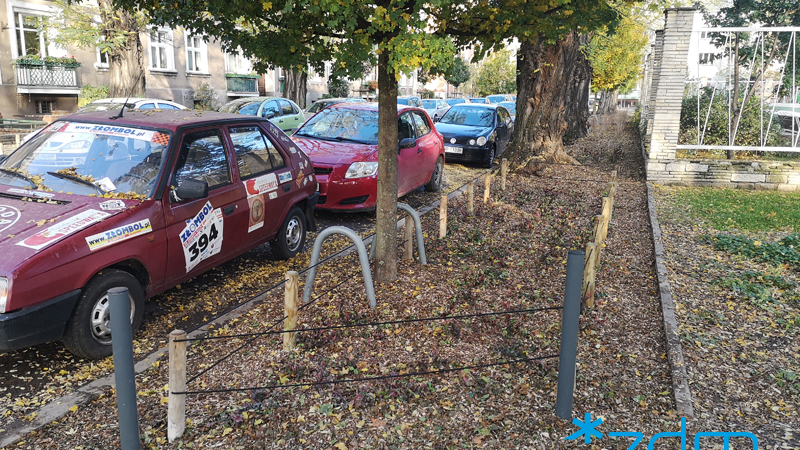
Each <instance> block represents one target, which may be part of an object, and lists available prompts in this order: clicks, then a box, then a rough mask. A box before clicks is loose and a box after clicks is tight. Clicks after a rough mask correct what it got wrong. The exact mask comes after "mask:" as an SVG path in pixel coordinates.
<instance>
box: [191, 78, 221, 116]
mask: <svg viewBox="0 0 800 450" xmlns="http://www.w3.org/2000/svg"><path fill="white" fill-rule="evenodd" d="M218 98H219V94H217V91H215V90H214V88H212V87H211V85H209V84H208V83H207V82H205V81H204V82H202V83H200V86H198V87H197V89H195V90H194V109H196V110H200V111H214V110H216V109H217V106H218V105H217V103H218V102H217V99H218Z"/></svg>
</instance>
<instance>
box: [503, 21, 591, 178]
mask: <svg viewBox="0 0 800 450" xmlns="http://www.w3.org/2000/svg"><path fill="white" fill-rule="evenodd" d="M580 46H581V38H580V37H579V35H578V34H577V33H576V32H574V31H573V32H571V33H569V34H568V35H566V36H565V37H564V38H563V39H561V40H560V41H558V42H557V43H556V44H555V45H547V44H545V43H544V42H542V41H539V42H524V43H523V44H522V45H521V46H520V49H519V52H518V53H517V74H518V75H517V120H516V126H515V131H514V140H513V142H512V143H511V145H510V146H509V151H508V155H509V156H508V157H509V159H511V160H512V161H515V162H518V163H528V162H534V161H538V162H542V161H544V162H566V163H572V164H578V162H577V161H575V159H574V158H572V157H571V156H569V155H567V153H566V152H565V151H564V136H565V135H566V134H567V132H571V133H572V135H573V137H581V136H585V135H586V121H587V119H588V114H589V111H588V108H587V105H588V102H589V92H588V80H587V79H586V77H587V74H588V76H591V71H590V70H589V69H588V68H587V67H585V66H584V64H585V57H584V56H583V53H582V52H581V49H580Z"/></svg>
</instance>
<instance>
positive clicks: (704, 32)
mask: <svg viewBox="0 0 800 450" xmlns="http://www.w3.org/2000/svg"><path fill="white" fill-rule="evenodd" d="M707 37H708V32H707V31H701V32H700V39H705V38H707Z"/></svg>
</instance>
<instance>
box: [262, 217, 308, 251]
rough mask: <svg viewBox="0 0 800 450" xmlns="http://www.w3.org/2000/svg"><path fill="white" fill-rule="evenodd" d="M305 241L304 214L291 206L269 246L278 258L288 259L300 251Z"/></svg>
mask: <svg viewBox="0 0 800 450" xmlns="http://www.w3.org/2000/svg"><path fill="white" fill-rule="evenodd" d="M305 243H306V215H305V214H303V210H301V209H300V208H298V207H297V206H293V207H292V209H291V210H289V215H287V216H286V220H285V221H284V222H283V225H281V228H280V230H278V235H277V236H276V237H275V239H273V240H272V242H271V243H270V246H271V247H272V253H273V254H274V255H275V257H276V258H278V259H290V258H293V257H294V256H295V255H297V254H298V253H300V250H302V249H303V245H304V244H305Z"/></svg>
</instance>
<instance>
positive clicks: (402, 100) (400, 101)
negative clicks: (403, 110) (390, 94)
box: [397, 98, 410, 105]
mask: <svg viewBox="0 0 800 450" xmlns="http://www.w3.org/2000/svg"><path fill="white" fill-rule="evenodd" d="M409 101H410V100H409V99H407V98H398V99H397V104H398V105H408V104H409V103H408V102H409Z"/></svg>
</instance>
